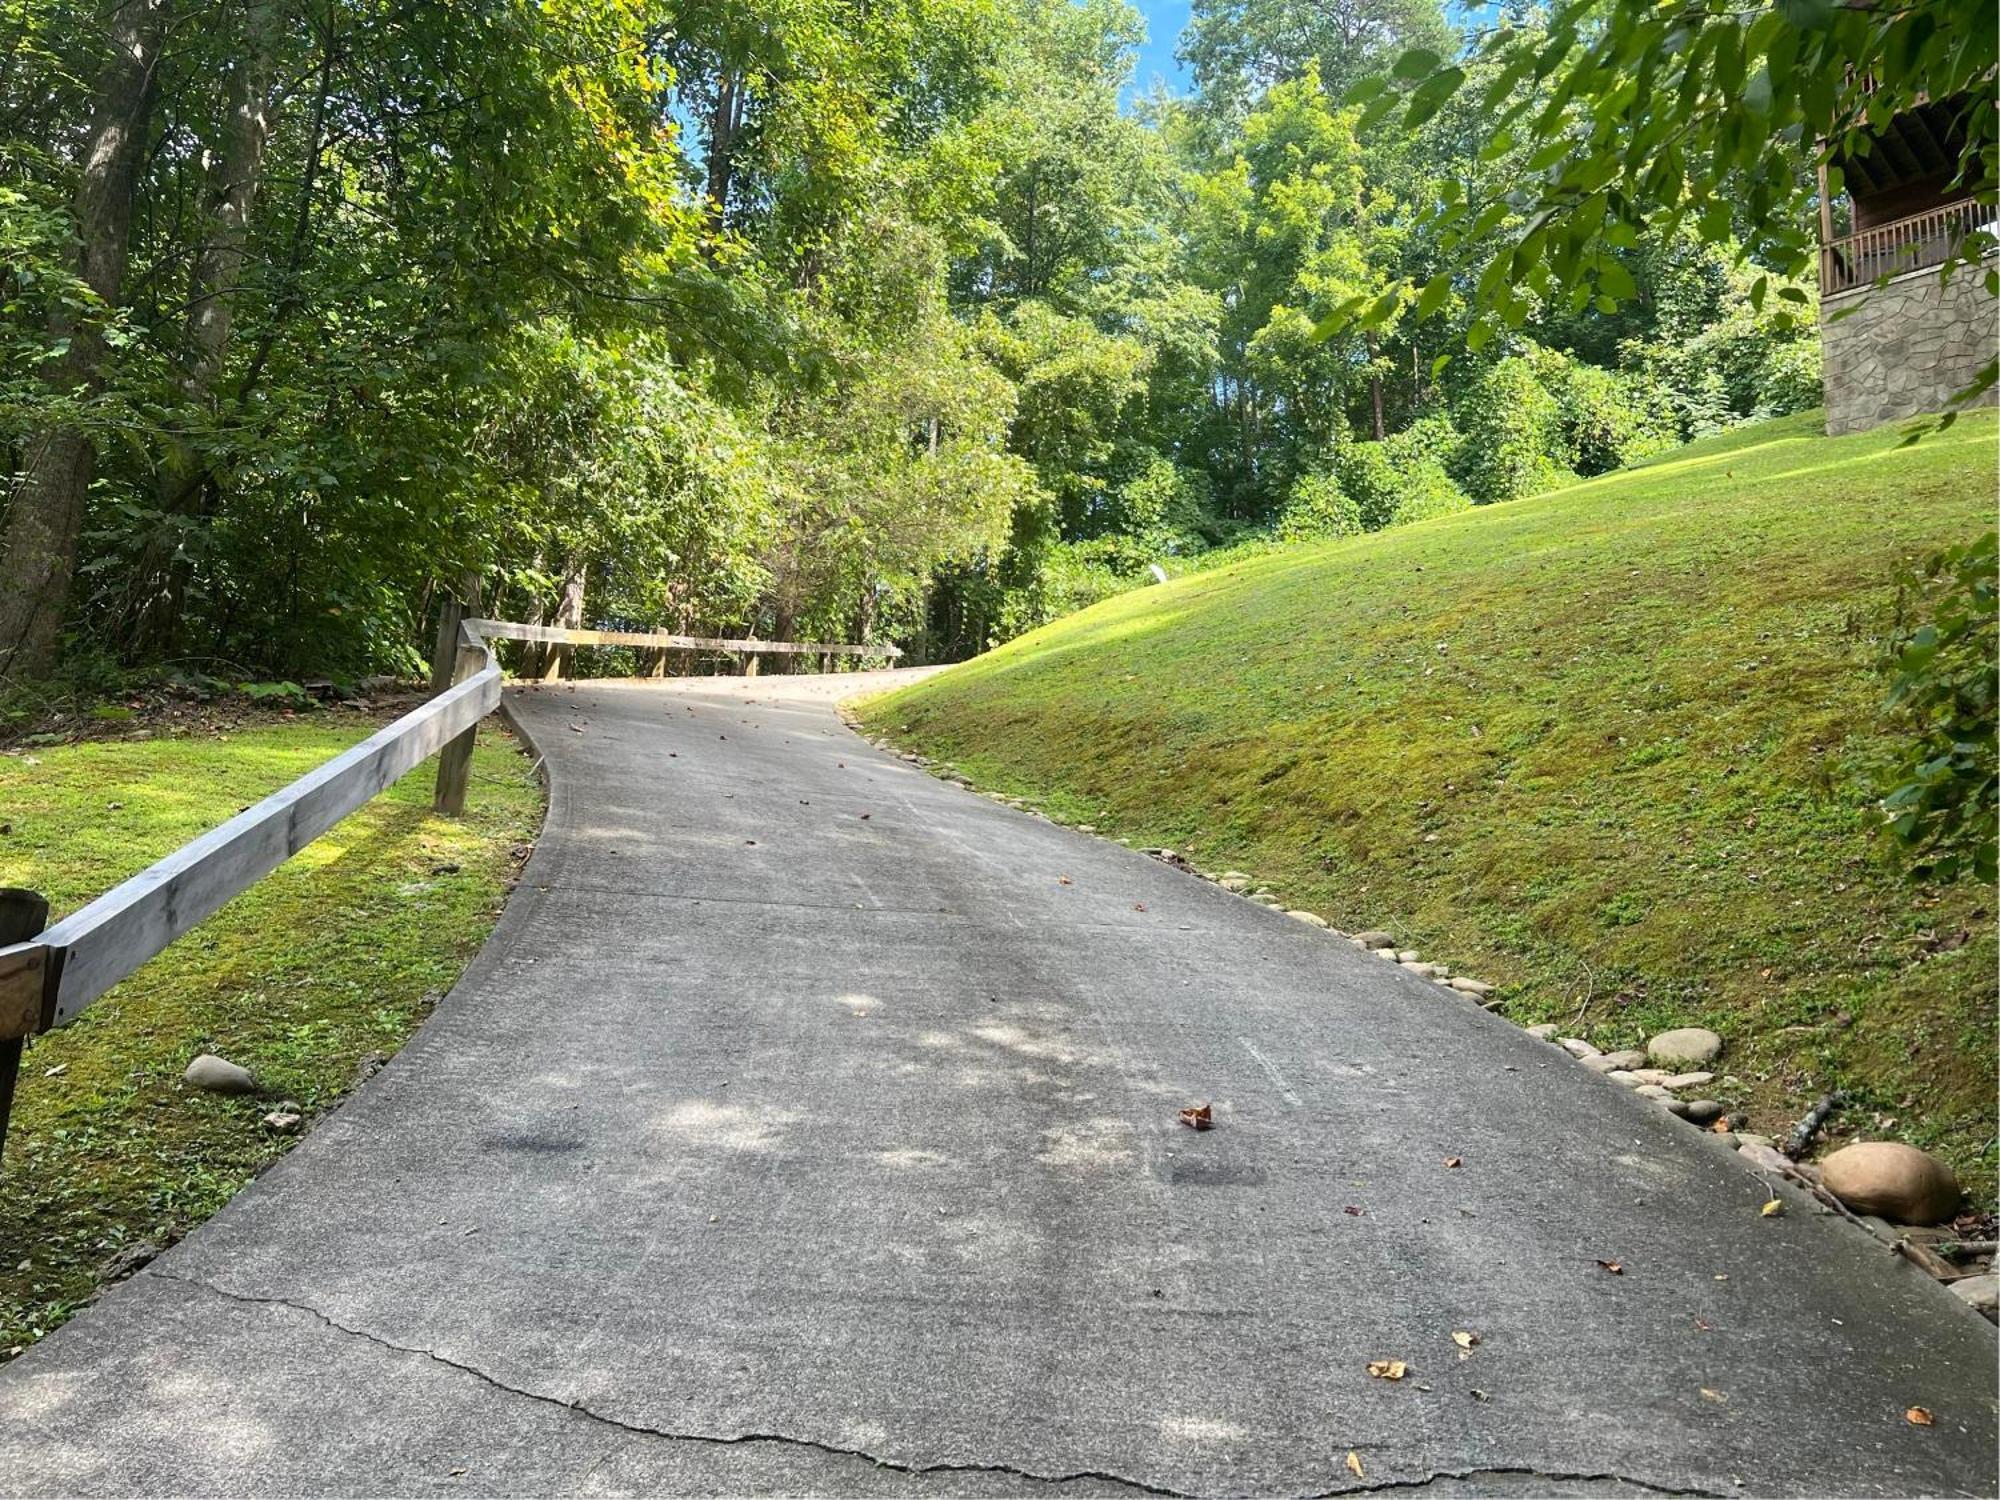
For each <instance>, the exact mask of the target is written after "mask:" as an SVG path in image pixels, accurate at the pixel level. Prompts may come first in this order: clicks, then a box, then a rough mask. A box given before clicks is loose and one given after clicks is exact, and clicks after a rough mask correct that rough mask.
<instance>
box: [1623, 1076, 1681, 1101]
mask: <svg viewBox="0 0 2000 1500" xmlns="http://www.w3.org/2000/svg"><path fill="white" fill-rule="evenodd" d="M1633 1076H1634V1077H1636V1076H1638V1075H1636V1074H1634V1075H1633ZM1632 1092H1633V1093H1635V1094H1638V1095H1639V1096H1641V1097H1642V1098H1646V1099H1659V1100H1663V1101H1664V1100H1667V1099H1671V1098H1673V1097H1674V1096H1673V1095H1672V1094H1670V1093H1668V1092H1667V1091H1666V1090H1665V1089H1663V1088H1661V1087H1660V1086H1659V1085H1658V1084H1657V1083H1642V1084H1639V1085H1638V1086H1637V1087H1636V1088H1634V1089H1633V1090H1632Z"/></svg>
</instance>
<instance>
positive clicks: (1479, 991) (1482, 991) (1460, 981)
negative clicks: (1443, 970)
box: [1451, 974, 1493, 1000]
mask: <svg viewBox="0 0 2000 1500" xmlns="http://www.w3.org/2000/svg"><path fill="white" fill-rule="evenodd" d="M1451 987H1452V988H1453V989H1455V990H1457V991H1458V992H1459V993H1460V994H1461V995H1470V996H1472V998H1473V999H1475V1000H1484V999H1485V998H1486V997H1487V996H1488V995H1490V994H1492V993H1493V986H1492V985H1490V984H1488V983H1487V982H1486V981H1485V980H1483V979H1467V978H1466V977H1465V976H1464V975H1463V974H1460V975H1458V976H1457V977H1456V978H1454V979H1453V980H1452V982H1451Z"/></svg>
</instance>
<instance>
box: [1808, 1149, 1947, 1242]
mask: <svg viewBox="0 0 2000 1500" xmlns="http://www.w3.org/2000/svg"><path fill="white" fill-rule="evenodd" d="M1819 1166H1820V1174H1821V1181H1822V1182H1823V1183H1824V1184H1825V1186H1826V1190H1827V1191H1828V1192H1830V1193H1832V1194H1833V1195H1834V1197H1836V1198H1838V1199H1839V1200H1840V1201H1841V1202H1842V1203H1845V1204H1846V1205H1847V1206H1848V1207H1849V1208H1851V1209H1853V1210H1854V1212H1856V1213H1857V1214H1880V1215H1881V1216H1882V1217H1883V1218H1885V1219H1894V1220H1896V1221H1897V1222H1898V1223H1902V1224H1935V1223H1937V1222H1939V1221H1940V1220H1942V1219H1947V1218H1950V1217H1951V1215H1952V1214H1953V1213H1954V1212H1956V1211H1957V1209H1958V1199H1959V1191H1958V1179H1957V1178H1956V1177H1954V1176H1952V1173H1951V1168H1950V1167H1947V1166H1946V1165H1945V1164H1944V1163H1943V1162H1941V1161H1939V1160H1938V1159H1937V1158H1936V1157H1934V1156H1932V1155H1930V1154H1929V1153H1928V1152H1924V1151H1919V1150H1918V1149H1917V1148H1916V1147H1915V1146H1906V1145H1904V1144H1903V1143H1902V1142H1901V1141H1858V1142H1856V1143H1855V1144H1854V1145H1852V1146H1843V1147H1841V1148H1840V1149H1839V1150H1838V1151H1836V1152H1834V1153H1833V1154H1832V1155H1831V1156H1829V1157H1827V1158H1826V1160H1824V1161H1822V1162H1821V1163H1820V1164H1819Z"/></svg>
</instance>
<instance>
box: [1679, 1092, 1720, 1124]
mask: <svg viewBox="0 0 2000 1500" xmlns="http://www.w3.org/2000/svg"><path fill="white" fill-rule="evenodd" d="M1668 1087H1670V1088H1671V1087H1672V1085H1671V1084H1669V1085H1668ZM1685 1102H1686V1104H1687V1109H1686V1111H1685V1112H1684V1118H1686V1119H1689V1120H1692V1121H1694V1123H1695V1124H1697V1125H1713V1124H1714V1123H1715V1122H1716V1121H1717V1120H1719V1119H1721V1118H1722V1106H1721V1105H1720V1104H1718V1103H1717V1102H1716V1101H1715V1100H1713V1099H1689V1100H1686V1101H1685Z"/></svg>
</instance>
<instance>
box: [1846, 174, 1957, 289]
mask: <svg viewBox="0 0 2000 1500" xmlns="http://www.w3.org/2000/svg"><path fill="white" fill-rule="evenodd" d="M1995 217H1996V211H1995V210H1994V209H1992V208H1989V207H1987V206H1985V205H1983V204H1979V203H1975V202H1973V201H1972V200H1971V199H1969V198H1968V199H1966V200H1965V201H1964V202H1962V203H1947V204H1946V205H1945V206H1944V207H1942V208H1933V209H1927V210H1925V211H1924V212H1923V213H1920V214H1911V215H1910V216H1909V217H1908V218H1907V219H1897V220H1895V221H1894V222H1892V223H1888V224H1877V225H1876V226H1875V227H1874V228H1872V229H1863V230H1860V231H1858V232H1856V233H1854V234H1850V235H1848V236H1847V237H1846V238H1845V239H1840V240H1834V241H1833V242H1832V243H1830V244H1827V245H1823V246H1821V247H1820V252H1819V291H1820V295H1821V296H1822V297H1831V296H1833V295H1835V294H1836V293H1839V292H1846V291H1852V290H1853V289H1854V288H1855V287H1858V286H1866V285H1868V284H1869V283H1870V282H1872V281H1877V280H1879V279H1881V278H1882V277H1885V276H1900V275H1902V274H1903V273H1904V272H1905V271H1921V270H1925V269H1927V268H1928V267H1931V266H1941V265H1943V264H1944V263H1945V262H1946V261H1947V260H1949V259H1951V257H1952V256H1954V255H1956V254H1958V252H1959V249H1960V247H1962V246H1963V245H1964V244H1965V237H1966V236H1967V235H1969V234H1971V233H1972V232H1973V231H1975V230H1984V231H1986V232H1987V233H1989V234H1990V233H1992V231H1993V227H1994V219H1995Z"/></svg>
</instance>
